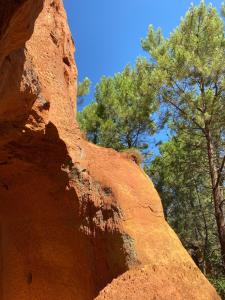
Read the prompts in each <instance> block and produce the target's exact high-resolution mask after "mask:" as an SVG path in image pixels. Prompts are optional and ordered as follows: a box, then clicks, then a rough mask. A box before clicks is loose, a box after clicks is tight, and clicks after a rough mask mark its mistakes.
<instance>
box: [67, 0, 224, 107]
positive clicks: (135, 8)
mask: <svg viewBox="0 0 225 300" xmlns="http://www.w3.org/2000/svg"><path fill="white" fill-rule="evenodd" d="M221 1H222V0H212V1H206V2H207V3H208V2H211V3H212V4H213V5H214V6H216V7H217V8H219V9H220V6H221ZM191 2H193V3H194V4H198V3H199V1H190V0H156V1H155V0H64V4H65V7H66V10H67V14H68V19H69V24H70V28H71V31H72V34H73V37H74V40H75V44H76V54H75V58H76V62H77V66H78V71H79V80H80V81H81V80H83V78H84V77H86V76H87V77H89V78H90V80H91V81H92V93H91V95H90V96H89V97H87V99H86V101H85V103H84V105H85V104H87V103H88V101H90V98H91V97H92V95H93V89H94V86H95V84H96V83H97V82H98V81H99V79H100V77H101V76H102V75H106V76H108V75H113V74H114V73H116V72H119V71H121V70H122V69H123V68H124V66H125V65H126V64H128V63H132V64H133V63H134V62H135V59H136V58H137V56H140V55H143V54H144V52H143V51H142V49H141V46H140V40H141V38H142V37H145V36H146V34H147V28H148V25H149V24H153V25H154V26H155V27H161V28H162V30H163V33H164V35H166V36H168V34H169V32H170V31H171V30H172V29H173V28H175V27H176V26H177V25H178V24H179V21H180V18H181V16H183V15H184V14H185V12H186V10H187V9H188V8H189V6H190V3H191Z"/></svg>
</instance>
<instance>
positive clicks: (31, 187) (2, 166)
mask: <svg viewBox="0 0 225 300" xmlns="http://www.w3.org/2000/svg"><path fill="white" fill-rule="evenodd" d="M0 26H1V28H0V133H1V140H0V264H1V267H0V299H2V300H15V299H18V300H28V299H29V300H31V299H36V300H45V299H49V300H62V299H65V300H70V299H71V300H91V299H94V298H95V297H96V296H97V295H98V294H99V292H100V291H101V293H100V296H99V298H98V299H118V300H119V299H149V300H151V299H165V300H167V299H188V300H189V299H202V300H203V299H204V300H207V299H208V300H213V299H219V297H218V296H217V294H216V292H215V290H214V288H213V287H212V286H211V285H210V284H209V283H208V281H207V280H206V279H205V277H204V276H203V275H202V274H201V272H200V271H199V270H198V268H197V267H196V266H195V264H194V263H193V261H192V259H191V258H190V256H189V255H188V254H187V252H186V251H185V250H184V248H183V247H182V245H181V243H180V241H179V240H178V238H177V236H176V235H175V233H174V232H173V231H172V230H171V229H170V227H169V226H168V225H167V223H166V222H165V220H164V216H163V212H162V206H161V202H160V199H159V196H158V194H157V192H156V190H155V189H154V186H153V184H152V183H151V181H150V180H149V178H148V177H147V176H146V175H145V173H144V172H143V171H142V170H141V169H140V168H139V167H138V166H137V165H136V164H135V163H134V162H132V161H129V160H127V159H126V158H125V157H123V156H122V155H121V154H119V153H117V152H115V151H113V150H111V149H103V148H100V147H97V146H95V145H92V144H89V143H87V142H86V141H85V140H83V139H82V137H81V134H80V131H79V128H78V126H77V124H76V122H75V98H76V97H75V95H76V77H77V71H76V67H75V62H74V58H73V54H74V44H73V41H72V37H71V33H70V31H69V28H68V25H67V19H66V14H65V11H64V8H63V3H62V1H61V0H35V1H34V0H20V1H16V0H7V2H5V1H3V0H0ZM120 275H121V277H120ZM113 279H115V280H114V281H113V283H112V284H111V285H108V284H110V282H111V281H112V280H113ZM107 285H108V286H107ZM106 286H107V287H106ZM105 287H106V288H105ZM104 288H105V289H104ZM103 289H104V290H103Z"/></svg>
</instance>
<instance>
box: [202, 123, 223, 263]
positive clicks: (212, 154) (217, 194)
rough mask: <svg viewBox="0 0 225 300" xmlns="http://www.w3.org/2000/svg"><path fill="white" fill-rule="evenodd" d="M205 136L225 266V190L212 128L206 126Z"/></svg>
mask: <svg viewBox="0 0 225 300" xmlns="http://www.w3.org/2000/svg"><path fill="white" fill-rule="evenodd" d="M205 136H206V140H207V151H208V161H209V171H210V176H211V183H212V195H213V201H214V208H215V217H216V223H217V230H218V236H219V241H220V248H221V255H222V261H223V265H224V268H225V220H224V212H223V203H224V199H223V192H222V189H221V186H220V183H219V182H218V179H219V176H220V174H219V168H218V166H217V162H216V161H217V159H216V151H215V148H214V145H213V141H212V136H211V132H210V130H209V129H208V128H207V127H206V130H205Z"/></svg>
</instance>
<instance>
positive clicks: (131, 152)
mask: <svg viewBox="0 0 225 300" xmlns="http://www.w3.org/2000/svg"><path fill="white" fill-rule="evenodd" d="M121 152H122V153H123V155H124V156H125V157H126V158H128V159H130V160H132V161H134V162H135V163H136V164H137V165H138V166H140V165H141V164H142V162H143V156H142V154H141V152H140V151H139V150H138V149H136V148H129V149H125V150H122V151H121Z"/></svg>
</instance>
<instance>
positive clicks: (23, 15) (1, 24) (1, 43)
mask: <svg viewBox="0 0 225 300" xmlns="http://www.w3.org/2000/svg"><path fill="white" fill-rule="evenodd" d="M43 3H44V0H35V1H33V0H7V1H5V0H0V66H1V63H2V60H3V59H4V57H5V56H7V55H9V54H10V53H12V52H13V51H15V50H18V49H20V48H21V47H23V46H24V44H25V42H26V41H27V40H29V38H30V37H31V35H32V33H33V30H34V23H35V20H36V19H37V17H38V15H39V13H40V12H41V10H42V8H43ZM15 16H16V17H15ZM13 18H14V20H13V22H12V19H13Z"/></svg>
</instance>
